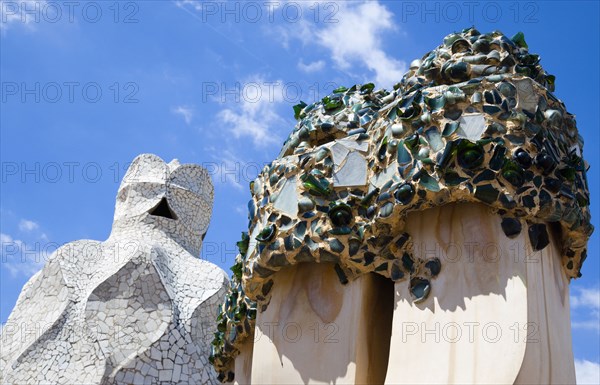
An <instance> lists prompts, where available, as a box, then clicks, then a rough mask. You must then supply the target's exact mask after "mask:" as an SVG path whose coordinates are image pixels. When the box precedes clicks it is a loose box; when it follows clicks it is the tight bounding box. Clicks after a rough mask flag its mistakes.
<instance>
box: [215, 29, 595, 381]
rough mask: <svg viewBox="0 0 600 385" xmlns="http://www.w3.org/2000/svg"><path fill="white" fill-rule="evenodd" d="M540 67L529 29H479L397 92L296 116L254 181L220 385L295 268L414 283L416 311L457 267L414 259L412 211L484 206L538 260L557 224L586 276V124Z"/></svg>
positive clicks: (447, 42)
mask: <svg viewBox="0 0 600 385" xmlns="http://www.w3.org/2000/svg"><path fill="white" fill-rule="evenodd" d="M539 62H540V57H539V56H538V55H535V54H531V53H529V51H528V47H527V44H526V42H525V39H524V36H523V34H522V33H518V34H517V35H515V36H514V37H513V38H512V39H510V38H507V37H506V36H504V35H503V34H502V33H501V32H492V33H488V34H481V33H479V32H478V31H477V30H475V29H473V28H471V29H467V30H464V31H462V32H461V33H454V34H451V35H448V36H446V38H445V39H444V42H443V44H442V45H440V46H439V47H437V48H436V49H435V50H433V51H431V52H429V53H428V54H426V55H425V56H423V58H422V59H420V60H415V61H414V62H412V63H411V65H410V70H409V71H408V72H407V73H406V74H405V75H404V77H403V78H402V80H401V82H400V83H398V84H397V85H396V86H395V87H394V90H393V91H390V92H388V91H386V90H378V91H376V90H375V88H374V85H373V84H366V85H356V86H353V87H351V88H349V89H347V88H344V87H341V88H338V89H336V90H335V91H334V92H333V93H332V94H331V95H329V96H327V97H325V98H323V99H322V100H321V101H319V102H317V103H314V104H311V105H305V104H303V103H302V104H300V105H298V106H295V107H294V111H295V115H296V118H297V119H298V124H297V125H296V127H295V128H294V131H293V132H292V133H291V134H290V136H289V138H288V139H287V140H286V142H285V143H284V146H283V149H282V151H281V153H280V155H279V157H278V158H277V159H276V160H275V161H273V162H272V163H271V164H270V165H269V166H267V167H265V168H264V169H263V171H262V173H261V174H260V175H259V176H258V178H257V179H256V180H255V181H254V182H252V183H251V185H250V189H251V193H252V200H250V202H249V204H248V209H249V226H248V227H249V234H250V235H247V234H245V235H244V237H243V239H242V241H240V242H239V243H238V246H240V255H239V256H238V259H237V261H236V265H235V266H234V268H233V270H234V272H235V274H234V280H233V285H232V290H231V292H230V294H229V295H228V296H227V299H226V301H225V303H224V304H223V306H222V312H221V315H220V316H219V319H218V322H219V332H217V333H216V335H215V339H214V341H213V354H212V355H211V362H212V363H213V364H214V365H215V368H216V369H217V371H218V372H219V373H220V378H221V379H222V380H231V379H232V378H233V371H232V370H233V369H232V368H233V362H234V358H235V356H236V354H238V352H239V350H238V348H237V347H238V346H240V344H241V343H242V342H243V341H244V340H245V339H246V338H247V337H248V336H252V334H253V319H254V317H255V315H256V309H257V306H258V308H259V309H264V308H266V306H267V305H268V303H269V293H270V291H271V290H272V287H273V281H272V279H271V276H272V275H273V274H274V273H276V272H277V271H278V270H280V269H282V268H284V267H288V266H292V265H294V264H297V263H301V262H315V263H320V262H329V263H332V264H333V265H334V266H335V270H336V272H337V274H338V277H339V279H340V281H341V282H342V283H346V282H348V280H351V279H353V278H355V277H357V276H360V275H362V274H366V273H370V272H376V273H379V274H381V275H384V276H385V277H388V278H390V279H392V280H393V281H400V280H409V284H410V288H411V289H410V290H411V294H412V297H413V300H414V301H421V300H424V299H425V298H427V296H428V294H429V293H430V292H435V284H434V282H435V277H436V276H437V275H438V274H440V272H441V271H442V270H443V266H442V263H441V261H440V260H439V259H437V258H432V259H429V260H421V259H419V258H417V257H415V256H414V255H413V253H412V243H411V242H410V238H411V237H410V234H409V233H407V232H406V229H404V219H405V217H406V215H407V214H408V213H409V212H412V211H420V210H425V209H428V208H431V207H435V206H440V205H444V204H448V203H454V202H478V203H483V204H486V205H488V206H489V207H490V208H491V210H493V211H494V212H496V213H497V214H498V220H499V221H501V225H502V228H503V230H504V232H505V235H506V236H507V237H509V238H510V237H515V236H517V235H518V234H520V232H521V231H526V232H527V233H528V238H529V240H530V244H531V248H532V249H533V250H541V249H543V248H544V247H546V246H547V245H548V243H549V240H550V238H549V234H548V232H549V230H550V229H549V224H553V223H554V224H556V226H557V227H559V228H560V237H561V245H562V247H563V257H562V262H563V266H564V269H565V271H566V274H567V275H568V276H569V277H571V278H575V277H578V276H580V275H581V274H580V270H581V265H582V263H583V261H584V260H585V258H586V247H587V240H588V238H589V236H590V235H591V233H592V231H593V227H592V225H591V224H590V211H589V199H590V198H589V190H588V184H587V180H586V171H587V168H588V166H587V164H586V162H585V161H584V160H583V158H582V148H583V140H582V138H581V136H580V135H579V134H578V132H577V127H576V122H575V117H574V116H573V115H571V114H570V113H568V112H567V110H566V108H565V106H564V105H563V103H562V102H561V101H560V100H559V99H558V98H557V97H556V96H555V95H554V94H553V92H554V80H555V79H554V76H552V75H549V74H548V73H546V72H545V71H544V69H543V68H542V67H541V65H540V64H539Z"/></svg>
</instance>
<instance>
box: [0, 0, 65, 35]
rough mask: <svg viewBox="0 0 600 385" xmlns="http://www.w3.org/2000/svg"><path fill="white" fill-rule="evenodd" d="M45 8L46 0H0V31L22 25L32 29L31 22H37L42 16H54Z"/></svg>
mask: <svg viewBox="0 0 600 385" xmlns="http://www.w3.org/2000/svg"><path fill="white" fill-rule="evenodd" d="M44 12H50V11H48V9H47V8H46V0H20V1H7V0H0V31H2V32H5V31H6V30H7V29H8V28H9V27H10V26H13V25H19V24H21V25H23V26H26V27H27V28H29V29H34V27H33V23H39V21H40V20H41V19H42V17H44V16H46V17H48V18H54V17H55V14H54V13H52V14H51V15H45V14H44Z"/></svg>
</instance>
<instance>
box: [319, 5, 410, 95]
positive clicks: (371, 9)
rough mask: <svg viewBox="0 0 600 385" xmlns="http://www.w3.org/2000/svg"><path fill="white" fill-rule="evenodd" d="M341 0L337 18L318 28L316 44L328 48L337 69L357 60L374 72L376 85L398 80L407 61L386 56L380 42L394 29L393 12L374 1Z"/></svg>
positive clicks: (388, 83) (381, 85)
mask: <svg viewBox="0 0 600 385" xmlns="http://www.w3.org/2000/svg"><path fill="white" fill-rule="evenodd" d="M341 4H344V5H341ZM341 4H340V12H339V14H338V15H336V16H335V17H336V19H338V22H337V23H331V24H327V25H328V27H327V28H324V29H322V30H319V31H318V32H317V38H318V42H319V44H320V45H322V46H324V47H325V48H327V49H329V50H330V51H331V53H332V55H333V60H334V62H335V63H336V65H337V66H338V67H339V68H340V69H343V70H345V69H349V68H351V67H352V65H353V64H356V63H357V62H358V63H360V64H362V65H364V66H365V67H367V68H368V69H369V70H371V71H372V72H374V73H375V79H374V80H375V82H376V83H377V85H378V87H388V88H389V87H391V86H393V85H394V84H395V83H397V82H399V81H400V79H401V78H402V75H403V74H404V72H405V71H406V64H405V63H404V62H401V61H399V60H396V59H394V58H392V57H390V56H388V54H387V53H386V52H384V51H383V48H382V43H381V35H382V34H383V33H384V32H387V31H393V30H395V29H396V27H395V25H394V22H393V16H394V15H393V14H392V13H391V12H390V11H389V10H388V9H387V8H386V7H385V6H384V5H381V4H379V2H377V1H373V2H364V3H361V4H358V5H355V6H352V5H350V4H348V3H341Z"/></svg>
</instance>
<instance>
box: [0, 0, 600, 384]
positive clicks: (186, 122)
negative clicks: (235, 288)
mask: <svg viewBox="0 0 600 385" xmlns="http://www.w3.org/2000/svg"><path fill="white" fill-rule="evenodd" d="M1 3H2V7H1V9H2V14H1V17H2V21H1V24H0V27H1V29H0V71H1V72H0V76H1V79H0V80H1V83H2V101H1V102H2V103H1V104H0V108H1V112H0V125H1V137H0V139H1V143H0V150H1V163H2V175H1V178H2V180H1V185H0V187H1V203H0V217H1V219H0V225H1V237H2V239H1V241H2V243H3V248H2V263H1V265H0V278H1V283H0V291H1V305H0V320H1V321H2V322H5V321H6V319H7V317H8V315H9V313H10V311H11V310H12V307H13V306H14V303H15V301H16V299H17V296H18V294H19V292H20V290H21V287H22V286H23V284H24V283H25V282H26V281H27V279H28V278H29V277H30V276H31V275H32V274H33V273H34V272H35V271H36V270H37V269H39V268H40V266H41V265H42V264H43V261H44V258H45V255H46V254H47V253H49V252H52V251H53V250H54V249H56V247H57V245H60V244H63V243H66V242H69V241H72V240H77V239H97V240H103V239H106V238H107V236H108V234H109V232H110V228H111V223H112V216H113V208H114V201H115V195H116V191H117V188H118V184H119V182H120V179H121V178H122V176H123V174H124V172H125V170H126V168H127V164H128V162H130V161H131V160H132V159H133V158H134V157H135V156H136V155H138V154H140V153H144V152H151V153H155V154H157V155H159V156H161V157H162V158H163V159H165V160H167V161H169V160H171V159H172V158H178V159H180V160H181V161H182V162H185V163H198V164H203V165H204V166H205V167H207V168H208V169H209V171H210V172H211V174H212V176H213V181H214V184H215V205H214V211H213V220H212V222H211V227H210V229H209V232H208V235H207V237H206V239H205V244H204V250H203V252H202V254H203V255H202V256H203V257H204V258H206V259H208V260H209V261H212V262H214V263H216V264H218V265H220V266H221V267H223V268H224V269H228V267H229V266H230V265H231V264H232V262H233V258H234V257H235V254H236V249H235V242H236V241H237V240H238V239H239V233H240V232H241V231H243V230H245V229H246V228H247V220H246V203H247V201H248V199H249V198H250V194H249V192H248V187H247V186H248V182H249V181H250V180H252V179H253V178H254V176H255V175H256V174H257V172H258V170H259V169H260V168H262V166H263V165H264V164H265V163H267V162H269V161H270V160H272V159H273V158H275V157H276V156H277V154H278V152H279V149H280V146H281V144H282V142H283V140H284V139H285V137H286V136H287V134H288V133H289V132H290V131H291V129H292V127H293V125H294V119H293V112H292V106H293V105H294V104H296V103H298V102H299V101H300V100H304V101H306V102H312V101H314V100H317V99H320V98H322V97H323V96H325V95H326V94H327V93H328V92H329V91H331V90H333V89H334V88H336V87H337V86H338V85H346V86H349V85H352V84H355V83H364V82H370V81H373V82H375V83H376V84H377V86H378V88H379V87H387V88H388V89H389V88H390V87H391V86H392V85H393V84H394V83H395V82H397V81H398V80H400V77H401V75H402V74H403V73H404V71H405V70H406V68H407V65H408V63H410V62H411V61H412V60H413V59H416V58H419V57H421V56H422V55H423V54H424V53H426V52H428V51H429V50H431V49H433V48H434V47H436V46H437V45H439V44H440V43H441V41H442V38H443V37H444V36H445V35H447V34H448V33H451V32H453V31H457V30H462V29H463V28H466V27H470V26H472V25H475V26H476V27H477V29H479V30H480V31H482V32H489V31H492V30H496V29H498V30H501V31H503V32H504V33H505V34H507V35H509V36H512V35H513V34H514V33H516V32H518V31H523V32H524V33H525V37H526V40H527V43H528V44H529V47H530V50H531V51H532V52H535V53H538V54H540V55H541V57H542V65H543V66H544V68H545V69H546V70H547V71H548V72H550V73H551V74H554V75H556V78H557V81H556V92H555V93H556V95H557V96H558V97H559V98H560V99H562V100H563V101H564V103H565V104H566V106H567V108H568V109H569V111H570V112H571V113H573V114H575V115H576V116H577V123H578V127H579V130H580V133H581V135H582V136H583V138H584V139H585V148H584V155H585V158H586V160H587V161H588V162H589V164H590V165H591V169H590V171H589V174H588V177H589V181H590V183H591V190H592V215H593V218H594V219H593V222H594V223H595V224H596V226H598V222H597V218H600V216H599V215H598V203H596V200H597V198H596V199H595V197H597V196H598V193H599V188H600V185H599V183H600V175H599V173H598V172H599V170H600V159H599V156H600V152H599V151H597V149H598V147H599V146H600V139H599V137H598V136H599V134H598V106H599V104H600V103H599V97H598V95H599V93H598V89H599V86H600V84H599V83H600V82H599V73H600V71H599V64H598V63H599V59H600V58H599V47H600V42H599V41H598V40H599V36H600V33H599V32H600V31H599V28H600V27H599V25H600V21H599V5H598V2H596V1H587V2H586V1H551V2H470V3H469V2H449V3H446V2H425V3H424V2H420V1H419V2H399V1H397V2H392V1H368V2H361V1H358V2H337V3H336V2H327V1H324V2H314V1H303V2H291V1H279V2H266V1H258V2H253V1H250V2H245V3H241V2H233V1H230V2H225V3H223V2H203V3H200V2H191V1H166V0H165V1H145V2H126V1H124V2H114V1H108V2H101V1H98V2H93V1H92V2H78V1H74V2H71V3H70V4H69V3H68V2H67V3H64V2H60V1H59V2H45V1H26V2H24V1H17V2H11V1H5V0H2V1H1ZM599 236H600V234H598V232H596V234H594V236H593V237H592V239H591V241H590V247H589V253H588V255H589V257H588V259H587V261H586V263H585V266H584V269H583V277H582V278H581V279H578V280H576V281H573V282H572V284H571V291H572V308H573V309H572V326H573V327H572V330H573V344H574V353H575V357H576V360H577V368H578V376H580V377H579V378H580V380H581V379H585V378H587V379H589V378H592V379H594V378H596V379H597V378H598V376H599V375H598V370H599V369H598V362H599V361H600V327H599V323H600V320H599V317H600V315H599V314H600V309H599V307H600V305H599V302H600V299H599V287H600V264H599V261H598V252H599V246H600V241H599ZM7 244H9V245H12V246H10V247H13V248H12V249H9V250H7V249H6V245H7ZM15 245H16V249H15V248H14V247H15ZM585 376H588V377H585ZM590 376H591V377H590ZM593 376H596V377H593Z"/></svg>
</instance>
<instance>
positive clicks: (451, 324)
mask: <svg viewBox="0 0 600 385" xmlns="http://www.w3.org/2000/svg"><path fill="white" fill-rule="evenodd" d="M407 228H408V229H410V232H411V234H413V236H414V242H415V246H416V247H417V249H416V250H419V252H420V253H421V254H423V253H430V254H433V253H435V254H437V256H438V257H439V258H440V260H441V261H442V266H443V267H442V272H441V273H440V275H439V276H438V277H437V278H436V279H435V280H433V281H432V285H433V288H432V292H434V293H435V295H432V296H430V297H429V298H427V299H426V300H425V301H423V302H421V303H418V304H415V303H413V301H412V300H411V297H410V293H409V287H408V285H407V283H406V282H400V283H398V284H396V307H395V310H394V320H393V325H394V326H393V332H392V341H391V348H390V362H389V366H388V371H387V378H386V382H385V383H386V384H419V383H420V384H432V383H447V384H464V383H477V384H500V383H502V384H510V383H519V384H525V383H575V373H574V367H573V355H572V351H571V328H570V322H569V310H568V309H569V305H568V281H567V278H566V275H565V273H564V271H563V270H562V267H561V264H560V254H559V253H558V252H557V250H559V249H558V248H557V245H556V244H555V243H551V245H549V246H548V247H546V248H545V249H544V250H543V251H541V252H535V253H534V252H533V251H532V250H531V247H530V242H529V239H528V236H527V232H526V231H522V232H521V233H520V235H518V236H517V237H515V238H513V239H509V238H507V237H506V236H505V235H504V233H503V231H502V229H501V227H500V218H499V217H498V216H496V215H492V214H491V213H490V212H489V209H488V208H486V207H485V206H482V205H473V204H458V205H449V206H443V207H440V208H435V209H431V210H427V211H424V212H421V213H418V214H415V215H411V216H409V218H408V221H407ZM550 331H551V334H550Z"/></svg>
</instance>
